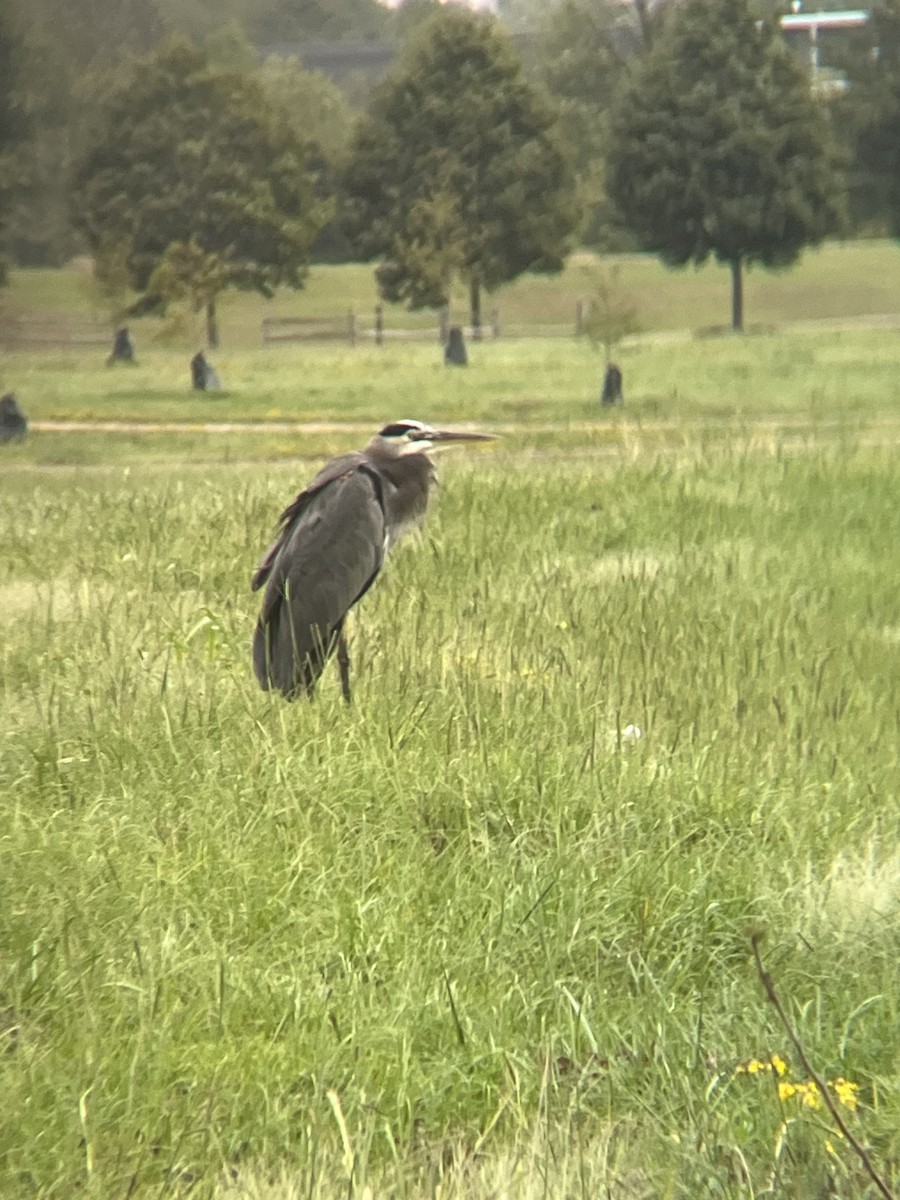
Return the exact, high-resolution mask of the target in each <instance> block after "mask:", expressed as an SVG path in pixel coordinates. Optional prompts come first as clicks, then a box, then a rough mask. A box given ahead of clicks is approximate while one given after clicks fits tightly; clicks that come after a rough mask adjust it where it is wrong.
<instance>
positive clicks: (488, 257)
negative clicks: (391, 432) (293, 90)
mask: <svg viewBox="0 0 900 1200" xmlns="http://www.w3.org/2000/svg"><path fill="white" fill-rule="evenodd" d="M344 189H345V195H346V205H345V219H346V227H347V229H348V231H349V232H350V234H351V236H352V238H353V239H354V241H355V244H356V245H357V246H358V248H359V250H360V252H361V253H362V254H363V256H364V257H366V258H375V257H380V258H381V259H382V263H381V266H380V267H379V269H378V282H379V286H380V289H381V293H382V295H383V296H384V297H385V298H386V299H389V300H405V301H407V302H408V303H409V304H410V305H411V306H412V307H423V306H426V305H428V306H430V305H438V304H442V303H444V302H445V301H446V299H447V297H448V295H449V292H450V288H451V285H452V282H453V280H454V279H461V280H462V281H464V282H465V283H466V284H467V286H468V288H469V294H470V300H471V307H472V324H473V326H474V327H475V328H476V329H478V327H479V326H480V304H481V290H482V289H486V290H488V291H491V290H493V289H494V288H496V287H498V286H499V285H500V284H502V283H505V282H506V281H507V280H510V279H513V278H515V277H516V276H517V275H519V274H521V273H522V272H523V271H527V270H529V269H531V270H551V271H552V270H558V269H559V268H560V267H561V266H562V263H563V258H564V255H565V251H566V249H567V239H568V237H569V235H570V233H571V231H572V229H573V227H574V224H575V221H576V216H577V210H576V208H575V205H574V202H573V198H572V186H571V174H570V170H569V163H568V159H567V156H566V153H565V150H564V144H563V142H562V139H561V137H560V134H559V130H558V126H557V114H556V112H555V110H554V108H553V106H552V105H551V103H550V101H549V99H548V98H547V97H546V96H545V95H544V94H543V93H542V92H541V91H539V90H538V89H537V88H536V87H535V86H533V85H532V84H531V83H529V82H528V80H527V79H526V78H525V76H524V74H523V71H522V65H521V61H520V59H519V57H518V55H517V54H516V51H515V49H514V48H513V46H512V44H511V42H510V40H509V38H508V35H506V34H505V33H504V32H503V30H502V29H501V28H500V27H499V26H498V25H497V23H496V22H495V21H494V20H492V19H491V18H489V17H485V16H479V15H476V14H474V13H471V12H469V11H467V10H465V9H460V8H450V7H448V8H446V9H443V10H441V11H440V12H439V13H437V14H436V15H435V16H433V17H432V18H431V19H430V20H428V21H427V22H426V23H425V24H423V25H422V26H421V27H420V28H419V29H418V30H417V31H416V33H415V35H414V36H413V38H412V39H411V41H410V43H409V45H408V47H407V52H406V53H405V55H404V56H403V58H402V59H401V61H400V63H399V64H398V66H397V67H396V68H395V70H394V71H393V72H392V73H391V75H390V76H389V77H388V79H387V80H386V81H385V82H384V83H383V84H382V86H381V88H380V89H379V91H378V92H377V93H376V97H375V99H374V102H373V104H372V107H371V109H370V111H369V113H368V114H367V115H366V116H365V117H364V118H363V119H362V120H361V122H360V124H359V126H358V127H357V130H356V133H355V137H354V140H353V143H352V147H351V153H350V161H349V165H348V169H347V171H346V173H345V177H344Z"/></svg>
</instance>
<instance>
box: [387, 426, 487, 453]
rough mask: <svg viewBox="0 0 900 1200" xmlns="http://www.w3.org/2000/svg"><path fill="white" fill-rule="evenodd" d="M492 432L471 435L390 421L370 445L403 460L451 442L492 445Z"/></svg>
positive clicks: (461, 431)
mask: <svg viewBox="0 0 900 1200" xmlns="http://www.w3.org/2000/svg"><path fill="white" fill-rule="evenodd" d="M493 440H494V434H492V433H468V432H466V431H463V430H459V431H457V430H453V429H435V428H433V426H431V425H426V424H424V422H422V421H413V420H411V419H410V420H406V419H405V420H402V421H391V423H390V424H389V425H385V427H384V428H383V429H382V430H380V432H378V433H376V434H375V436H374V437H373V438H372V441H371V443H370V447H371V448H375V447H377V448H378V449H379V450H382V451H384V452H385V453H387V454H391V455H393V456H394V457H396V458H400V457H402V456H403V455H407V454H427V453H428V452H429V451H431V450H436V449H440V448H441V447H442V446H446V445H449V444H450V443H452V442H492V441H493Z"/></svg>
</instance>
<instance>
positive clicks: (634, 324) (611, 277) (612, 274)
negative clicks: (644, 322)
mask: <svg viewBox="0 0 900 1200" xmlns="http://www.w3.org/2000/svg"><path fill="white" fill-rule="evenodd" d="M590 276H591V284H592V287H591V296H590V301H589V308H588V313H587V316H586V318H585V322H584V331H585V333H586V334H587V336H588V339H589V340H590V341H591V343H592V344H593V345H594V346H602V347H603V351H604V353H605V354H606V358H607V360H609V358H610V357H611V355H612V352H613V350H614V349H615V348H616V346H618V345H619V344H620V342H622V341H624V339H625V338H627V337H631V335H632V334H635V333H637V332H638V331H639V330H640V328H641V325H640V321H639V320H638V313H637V308H636V307H635V305H634V303H633V301H632V300H631V299H630V297H629V296H628V294H627V293H626V292H625V291H624V290H623V288H622V268H621V266H620V265H619V264H618V263H614V264H613V265H612V266H610V267H607V268H603V267H597V268H595V269H594V270H593V271H592V272H590Z"/></svg>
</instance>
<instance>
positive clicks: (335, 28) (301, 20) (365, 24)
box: [178, 0, 391, 43]
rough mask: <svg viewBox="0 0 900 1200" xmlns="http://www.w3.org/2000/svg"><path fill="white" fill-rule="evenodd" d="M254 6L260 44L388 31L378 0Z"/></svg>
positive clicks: (285, 0)
mask: <svg viewBox="0 0 900 1200" xmlns="http://www.w3.org/2000/svg"><path fill="white" fill-rule="evenodd" d="M178 2H179V3H180V2H181V0H178ZM255 8H256V11H255V13H254V14H253V15H252V16H251V17H250V18H249V20H248V28H249V29H250V32H251V33H252V34H253V36H254V38H255V40H256V41H257V43H272V42H303V41H306V40H307V39H309V40H317V39H318V40H322V41H338V40H341V39H344V38H346V39H348V40H353V41H365V40H369V39H371V38H376V37H378V36H380V35H382V34H383V33H385V32H386V30H387V29H388V27H389V24H390V18H391V14H390V12H389V11H388V10H387V9H386V8H384V7H383V6H382V5H381V4H379V3H378V2H377V0H267V3H265V4H264V5H259V4H258V5H256V6H255Z"/></svg>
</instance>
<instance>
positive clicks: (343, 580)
mask: <svg viewBox="0 0 900 1200" xmlns="http://www.w3.org/2000/svg"><path fill="white" fill-rule="evenodd" d="M323 476H325V472H323V475H322V476H320V477H319V478H318V479H317V480H315V481H314V482H313V485H312V486H311V487H310V488H307V490H306V491H305V492H302V493H301V494H300V495H299V496H298V497H297V499H296V500H295V501H294V503H293V504H292V505H291V506H290V507H289V508H288V509H286V510H285V513H284V518H283V519H284V524H283V526H282V530H281V536H280V537H279V539H278V541H277V542H276V543H275V544H274V545H273V546H272V547H271V549H270V550H269V552H268V553H267V555H266V557H265V558H264V560H263V563H262V564H261V566H260V568H259V571H258V572H257V577H256V578H257V579H258V580H259V583H258V584H257V586H259V584H261V583H263V582H265V585H266V590H265V592H264V594H263V604H262V612H261V615H260V618H259V623H258V626H257V631H256V640H255V642H254V664H255V667H256V673H257V676H258V678H259V679H260V682H261V683H262V684H263V686H264V687H266V686H274V687H277V688H279V689H280V690H281V691H284V692H286V693H289V694H290V693H293V692H296V691H298V690H300V689H301V688H311V687H312V685H313V684H314V683H315V681H316V679H317V678H318V676H319V675H320V674H321V671H322V669H323V668H324V666H325V663H326V661H327V659H328V657H329V655H330V654H331V651H332V650H333V648H334V643H335V639H336V637H337V634H338V633H339V632H340V629H341V626H342V625H343V621H344V618H345V617H346V615H347V613H348V612H349V610H350V609H351V608H352V607H353V605H354V604H355V603H356V601H357V600H359V598H360V597H361V596H362V595H364V593H365V592H366V591H367V590H368V589H369V587H370V586H371V584H372V582H373V581H374V579H375V576H376V575H377V574H378V572H379V570H380V569H381V564H382V562H383V560H384V545H385V521H384V509H383V506H382V496H381V485H380V482H379V480H378V477H377V475H376V474H375V473H374V472H372V471H371V470H370V469H369V468H368V467H367V466H365V465H364V463H362V462H360V461H350V462H345V463H344V464H343V469H338V464H337V463H335V464H329V468H328V473H327V477H325V478H323Z"/></svg>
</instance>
